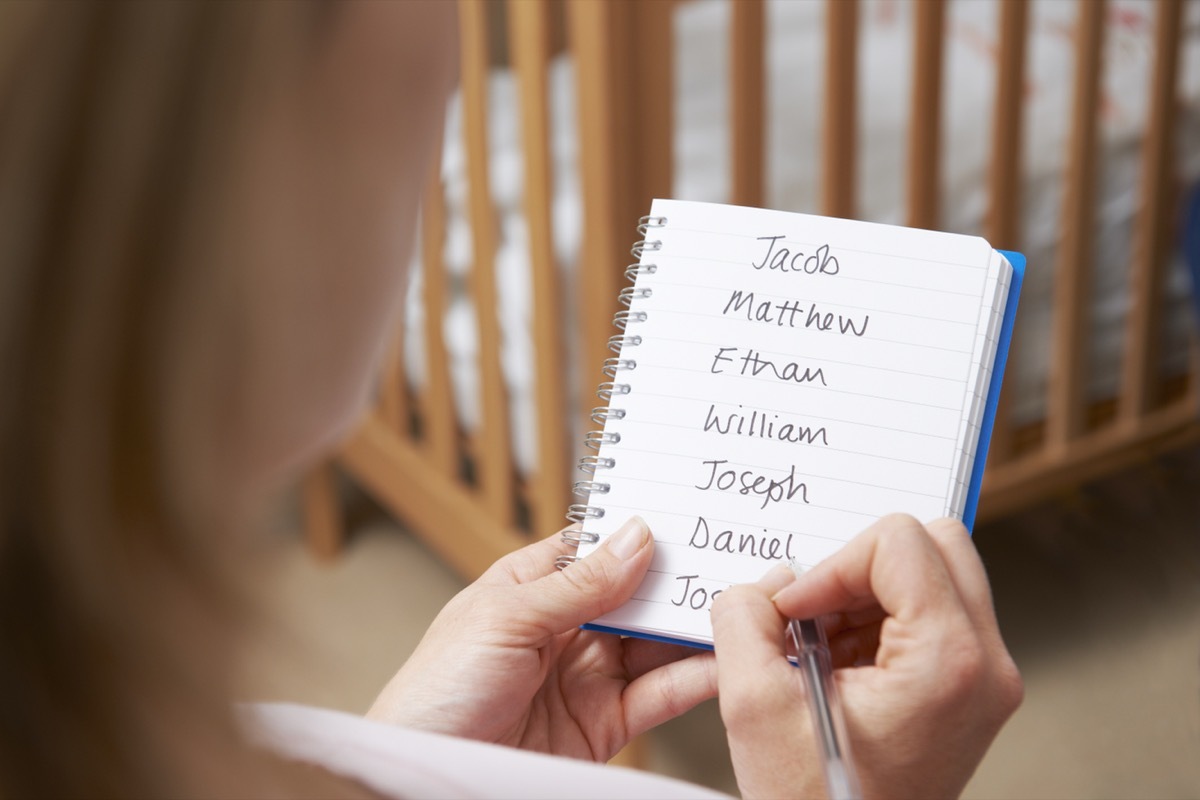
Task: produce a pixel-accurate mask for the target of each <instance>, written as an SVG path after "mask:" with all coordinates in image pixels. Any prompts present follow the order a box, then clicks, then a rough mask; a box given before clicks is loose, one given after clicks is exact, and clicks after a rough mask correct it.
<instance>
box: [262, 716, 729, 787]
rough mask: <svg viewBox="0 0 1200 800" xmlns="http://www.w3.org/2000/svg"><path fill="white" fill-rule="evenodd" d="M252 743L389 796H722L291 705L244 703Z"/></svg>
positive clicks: (626, 772) (567, 760) (635, 774)
mask: <svg viewBox="0 0 1200 800" xmlns="http://www.w3.org/2000/svg"><path fill="white" fill-rule="evenodd" d="M240 711H241V716H242V722H243V727H244V728H245V730H246V733H247V736H248V737H249V739H250V741H251V743H252V744H255V745H258V746H260V747H263V748H266V749H269V750H271V751H273V752H275V753H277V754H278V755H280V756H283V757H285V758H288V759H292V760H295V761H300V762H305V763H310V764H314V765H317V766H320V767H324V768H325V769H327V770H330V771H331V772H335V773H337V774H339V775H342V776H344V777H346V778H350V779H352V780H355V781H357V782H359V783H361V784H363V785H364V786H366V787H368V788H370V789H371V790H373V791H376V792H379V793H381V794H383V795H386V796H390V797H422V798H503V797H514V798H516V797H520V798H547V800H549V799H550V798H564V797H569V798H580V799H581V800H582V799H583V798H612V797H637V798H647V799H648V800H649V799H652V798H682V799H684V800H686V799H687V798H695V799H696V800H700V799H701V798H706V799H711V798H725V797H726V796H725V795H723V794H720V793H717V792H714V791H712V790H710V789H705V788H703V787H700V786H695V785H693V784H689V783H684V782H682V781H677V780H674V779H672V778H665V777H662V776H659V775H653V774H651V773H647V772H640V771H637V770H632V769H625V768H622V767H610V766H607V765H604V764H593V763H590V762H586V761H578V760H575V759H570V758H560V757H557V756H549V755H544V754H541V753H531V752H527V751H524V750H516V749H514V748H510V747H504V746H501V745H494V744H487V743H485V742H475V741H470V740H467V739H458V738H455V737H451V736H444V735H441V734H436V733H428V732H425V731H417V730H412V729H409V728H401V727H397V726H394V725H387V724H384V723H380V722H373V721H371V720H367V719H364V718H363V717H359V716H356V715H353V714H347V713H344V712H341V711H331V710H328V709H321V708H313V707H310V706H301V705H294V704H287V703H263V704H250V705H245V706H242V707H241V709H240Z"/></svg>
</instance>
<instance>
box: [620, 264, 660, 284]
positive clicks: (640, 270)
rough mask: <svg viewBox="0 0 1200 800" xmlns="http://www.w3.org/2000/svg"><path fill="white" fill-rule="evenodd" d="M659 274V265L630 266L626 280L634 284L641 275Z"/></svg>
mask: <svg viewBox="0 0 1200 800" xmlns="http://www.w3.org/2000/svg"><path fill="white" fill-rule="evenodd" d="M656 272H658V264H630V265H629V266H628V267H626V268H625V280H627V281H629V282H630V283H633V282H634V281H636V280H637V279H638V276H639V275H653V274H654V273H656Z"/></svg>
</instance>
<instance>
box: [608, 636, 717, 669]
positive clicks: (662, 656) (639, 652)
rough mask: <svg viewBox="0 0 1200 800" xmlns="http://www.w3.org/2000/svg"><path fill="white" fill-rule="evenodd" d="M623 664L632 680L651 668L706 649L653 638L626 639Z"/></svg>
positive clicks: (696, 654) (680, 659) (679, 659)
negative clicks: (658, 640) (657, 640)
mask: <svg viewBox="0 0 1200 800" xmlns="http://www.w3.org/2000/svg"><path fill="white" fill-rule="evenodd" d="M622 644H623V645H624V654H623V665H624V667H625V674H626V675H628V676H629V678H630V679H631V680H632V679H634V678H638V677H641V676H642V675H645V674H646V673H647V672H650V671H651V670H655V669H658V668H659V667H662V666H666V665H667V664H671V663H674V662H676V661H682V660H683V659H685V658H691V657H693V656H698V655H701V654H702V653H703V652H704V651H703V650H700V649H698V648H695V647H686V646H684V645H681V644H671V643H669V642H656V641H653V640H652V639H637V638H633V637H630V638H628V639H625V640H624V641H623V642H622Z"/></svg>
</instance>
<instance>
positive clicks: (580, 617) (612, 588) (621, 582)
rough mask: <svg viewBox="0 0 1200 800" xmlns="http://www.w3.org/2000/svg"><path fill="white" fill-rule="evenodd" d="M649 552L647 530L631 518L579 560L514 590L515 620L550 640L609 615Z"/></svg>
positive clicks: (629, 590) (634, 583)
mask: <svg viewBox="0 0 1200 800" xmlns="http://www.w3.org/2000/svg"><path fill="white" fill-rule="evenodd" d="M653 550H654V545H653V539H652V538H651V536H650V529H649V528H647V527H646V523H645V521H644V520H643V519H642V518H641V517H633V518H632V519H630V520H629V521H628V522H626V523H625V524H624V525H622V526H621V527H620V528H619V529H617V531H616V532H614V533H612V534H611V535H609V537H608V538H607V539H606V540H605V541H604V543H603V544H601V545H600V547H599V549H597V550H595V551H593V552H592V553H591V554H590V555H588V557H587V558H585V559H583V560H582V561H577V562H575V563H574V564H572V565H571V566H569V567H567V568H566V569H564V570H555V571H553V572H552V573H551V574H549V575H544V576H542V577H541V578H538V579H537V580H535V581H533V582H531V583H523V584H521V585H519V586H517V587H516V588H517V589H518V597H517V601H518V602H517V603H516V604H515V608H516V609H518V611H517V613H518V614H519V615H520V620H521V621H523V622H524V623H526V624H528V625H532V626H534V627H536V628H540V629H542V630H543V631H544V632H546V633H548V634H550V635H555V634H559V633H562V632H564V631H568V630H570V629H571V628H575V627H578V626H580V625H582V624H583V623H585V622H590V621H591V620H593V619H595V618H596V617H599V616H601V615H603V614H605V613H607V612H609V611H612V610H613V609H614V608H617V607H618V606H620V605H621V604H622V603H624V602H625V601H626V600H628V599H629V598H630V597H632V596H633V593H634V592H635V591H636V590H637V587H638V585H639V584H640V583H641V581H642V578H643V576H645V574H646V569H647V568H648V567H649V566H650V558H651V556H652V555H653Z"/></svg>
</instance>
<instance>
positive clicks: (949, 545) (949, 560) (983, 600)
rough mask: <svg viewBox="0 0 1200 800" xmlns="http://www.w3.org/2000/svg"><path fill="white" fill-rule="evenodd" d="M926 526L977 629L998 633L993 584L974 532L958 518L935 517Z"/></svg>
mask: <svg viewBox="0 0 1200 800" xmlns="http://www.w3.org/2000/svg"><path fill="white" fill-rule="evenodd" d="M927 527H928V530H929V535H930V537H931V538H932V539H933V542H934V544H935V545H937V547H938V549H939V550H940V551H941V553H942V559H943V561H944V562H945V564H946V569H947V571H948V572H949V573H950V579H951V580H952V581H954V585H955V587H956V588H957V589H958V595H959V597H961V598H962V601H963V605H964V607H965V608H966V610H967V615H968V616H969V617H970V618H971V622H972V624H973V625H974V626H975V628H976V629H977V630H980V631H985V632H987V633H989V634H993V633H994V634H996V635H997V636H998V635H999V633H1000V628H999V625H998V624H997V622H996V612H995V610H994V607H993V604H992V590H991V586H990V584H989V583H988V577H987V572H986V571H985V570H984V568H983V562H982V561H981V560H980V558H979V551H977V550H976V549H975V543H974V542H972V541H971V534H970V533H968V532H967V529H966V527H965V526H964V525H963V524H962V523H961V522H959V521H958V520H956V519H948V518H947V519H939V520H935V521H934V522H931V523H929V525H928V526H927Z"/></svg>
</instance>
